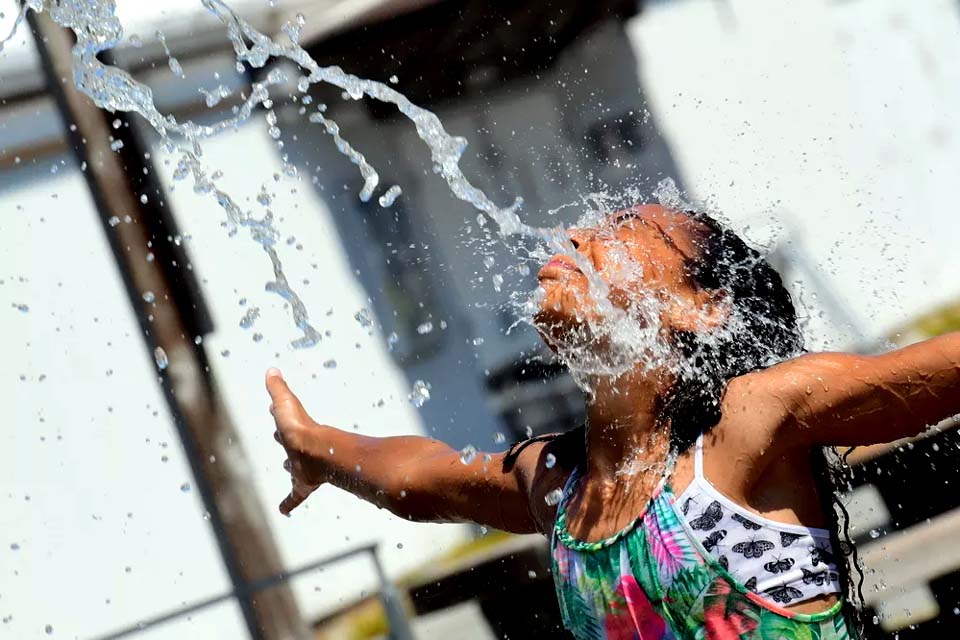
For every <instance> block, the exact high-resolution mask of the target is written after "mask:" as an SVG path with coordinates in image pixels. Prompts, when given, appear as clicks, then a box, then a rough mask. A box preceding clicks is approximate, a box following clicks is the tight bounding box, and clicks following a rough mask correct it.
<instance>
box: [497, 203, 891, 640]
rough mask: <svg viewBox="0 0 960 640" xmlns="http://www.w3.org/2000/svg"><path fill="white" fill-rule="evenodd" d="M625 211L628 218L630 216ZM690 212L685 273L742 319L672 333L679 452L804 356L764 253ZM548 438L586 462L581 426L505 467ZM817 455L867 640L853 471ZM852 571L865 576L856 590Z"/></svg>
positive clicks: (673, 440)
mask: <svg viewBox="0 0 960 640" xmlns="http://www.w3.org/2000/svg"><path fill="white" fill-rule="evenodd" d="M625 213H626V214H627V215H626V216H624V217H628V216H629V215H630V214H629V212H625ZM685 213H686V215H687V217H688V218H689V219H690V220H692V221H694V222H695V223H697V224H696V227H697V231H696V232H695V237H694V243H695V245H696V246H697V248H698V251H697V252H696V255H690V256H686V265H685V266H686V270H687V275H688V276H689V277H690V279H691V281H692V283H693V284H694V285H695V286H697V287H700V288H702V289H706V290H713V291H723V292H724V294H725V295H726V297H727V300H728V301H729V302H730V304H731V305H732V307H733V309H734V313H735V316H736V319H735V322H732V323H730V326H729V327H725V328H724V330H721V331H715V332H711V335H710V339H708V340H705V339H704V338H703V336H702V334H698V333H696V332H685V331H675V332H674V333H673V336H672V340H673V343H674V345H675V346H676V348H677V350H678V351H679V354H680V355H681V356H682V357H683V358H684V359H685V360H686V361H687V362H689V363H691V364H692V365H693V366H692V367H690V369H691V371H693V372H694V373H692V374H687V375H684V374H681V375H680V377H679V379H678V380H677V381H676V382H675V384H674V385H673V386H672V388H671V389H670V391H669V392H668V394H667V395H666V397H664V398H662V399H661V405H660V409H659V412H660V418H661V419H662V420H663V423H664V425H667V424H669V427H670V445H671V448H672V449H673V450H674V451H675V452H677V453H681V452H683V451H686V450H687V449H688V448H689V447H690V446H691V445H693V444H694V443H695V442H696V440H697V437H698V436H699V435H700V434H701V433H707V432H708V431H709V430H710V429H712V428H713V427H714V426H716V425H717V423H719V422H720V419H721V417H722V414H721V403H722V401H723V396H724V393H725V392H726V389H727V384H728V383H729V382H730V380H732V379H734V378H736V377H739V376H742V375H746V374H748V373H751V372H754V371H758V370H761V369H765V368H767V367H769V366H772V365H774V364H777V363H778V362H782V361H784V360H787V359H790V358H793V357H796V356H799V355H801V354H802V353H804V345H803V335H802V333H801V330H800V324H799V321H798V317H797V311H796V307H795V306H794V303H793V299H792V297H791V296H790V292H789V291H788V290H787V288H786V287H785V286H784V285H783V280H782V279H781V277H780V274H779V273H777V271H776V269H774V268H773V266H772V265H771V264H770V262H769V261H768V260H767V259H766V258H765V257H764V256H763V255H762V254H761V253H760V252H759V251H757V250H756V249H754V248H752V247H750V246H749V245H748V244H747V243H746V242H744V241H743V239H741V238H740V237H739V236H738V235H737V234H736V233H734V232H733V231H731V230H730V229H728V228H726V227H725V226H724V225H722V224H721V223H720V222H718V221H717V220H715V219H714V218H712V217H710V216H709V215H707V214H705V213H702V212H697V211H687V212H685ZM660 231H661V233H662V234H663V236H664V239H665V241H667V242H668V243H669V244H671V245H672V246H674V247H675V246H676V245H674V243H673V241H672V240H671V239H670V236H669V234H668V233H667V232H666V231H665V230H664V229H662V228H661V229H660ZM678 250H679V249H678ZM684 255H686V254H684ZM547 439H550V440H553V442H552V444H551V448H552V450H553V451H554V452H555V455H556V456H557V459H558V461H559V462H560V463H561V464H564V465H565V466H566V465H569V466H570V467H571V468H572V467H574V466H576V465H578V464H581V463H583V462H585V460H584V459H583V458H584V456H585V455H586V451H585V448H584V427H580V428H578V429H575V430H573V431H571V432H568V433H565V434H562V435H556V434H554V435H548V436H542V437H539V438H534V439H533V440H529V441H527V442H525V443H519V444H518V445H515V446H514V448H513V449H512V450H511V452H510V453H509V454H508V456H507V459H506V460H505V464H508V463H509V464H510V465H512V463H513V460H515V458H516V456H518V455H519V453H520V451H521V450H522V449H523V447H524V445H526V444H529V443H530V442H532V441H537V440H547ZM811 456H812V460H811V463H812V466H813V470H814V475H815V478H816V485H817V493H818V495H819V498H820V502H821V507H822V508H823V512H824V514H825V515H826V516H827V518H828V520H829V521H830V532H831V541H832V543H833V548H834V549H835V550H837V552H839V553H840V554H841V555H842V556H843V558H842V559H841V558H838V562H837V569H838V571H839V572H840V580H841V584H842V585H844V586H845V588H846V591H847V598H846V599H845V602H846V605H845V609H844V615H845V617H846V619H847V623H848V626H849V627H850V628H851V630H852V631H854V632H855V633H856V636H857V637H859V638H866V637H867V632H868V630H869V629H870V628H872V627H873V625H869V627H868V625H867V621H866V615H865V611H864V610H863V607H862V604H863V594H862V590H861V586H862V584H863V571H862V569H861V567H860V566H859V563H858V559H857V556H856V548H855V547H854V546H853V544H852V543H850V535H849V518H848V516H847V512H846V509H845V507H844V506H843V504H842V503H841V502H840V497H839V495H838V493H837V487H839V486H843V485H845V484H847V482H849V478H848V477H845V475H844V474H845V473H848V472H846V471H845V468H846V467H845V465H840V464H838V460H839V458H838V456H837V455H836V451H835V450H834V449H833V448H832V447H826V448H824V449H822V450H821V449H819V448H816V447H815V448H814V449H813V450H812V452H811ZM841 531H842V535H843V537H844V540H841ZM851 569H854V570H856V572H857V574H858V576H859V580H858V582H857V585H856V586H855V587H854V588H851V584H852V583H851V581H850V576H851ZM858 604H859V605H860V606H858Z"/></svg>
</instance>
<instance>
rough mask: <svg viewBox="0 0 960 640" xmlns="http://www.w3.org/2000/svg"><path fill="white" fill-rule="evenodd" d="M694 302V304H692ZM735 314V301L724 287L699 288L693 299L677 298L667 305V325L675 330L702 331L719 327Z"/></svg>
mask: <svg viewBox="0 0 960 640" xmlns="http://www.w3.org/2000/svg"><path fill="white" fill-rule="evenodd" d="M691 302H693V304H690V303H691ZM732 314H733V302H732V300H731V299H730V295H729V294H728V293H727V292H726V291H724V290H723V289H697V291H696V293H694V296H693V300H692V301H691V300H689V299H687V300H675V301H674V302H671V303H670V304H668V305H667V309H666V314H665V315H666V318H665V320H666V321H667V326H669V327H670V328H671V329H674V330H675V331H687V332H690V333H702V332H704V331H713V330H714V329H719V328H720V327H722V326H723V325H725V324H726V323H727V321H728V320H729V319H730V316H731V315H732Z"/></svg>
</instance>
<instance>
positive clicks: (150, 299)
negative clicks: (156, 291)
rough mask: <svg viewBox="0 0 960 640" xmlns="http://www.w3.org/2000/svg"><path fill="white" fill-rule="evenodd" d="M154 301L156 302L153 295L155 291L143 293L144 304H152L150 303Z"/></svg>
mask: <svg viewBox="0 0 960 640" xmlns="http://www.w3.org/2000/svg"><path fill="white" fill-rule="evenodd" d="M154 300H155V298H154V295H153V291H144V292H143V301H144V302H147V303H150V302H153V301H154Z"/></svg>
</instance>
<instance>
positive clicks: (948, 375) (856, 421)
mask: <svg viewBox="0 0 960 640" xmlns="http://www.w3.org/2000/svg"><path fill="white" fill-rule="evenodd" d="M776 370H779V371H776ZM768 371H769V372H770V373H771V375H774V376H779V380H775V381H774V383H775V384H776V385H777V386H779V390H774V391H772V392H771V393H773V394H774V395H777V396H779V399H780V400H782V401H783V406H784V408H785V410H786V411H785V419H784V421H783V428H784V429H785V430H786V432H787V433H788V435H790V436H793V437H798V438H800V439H801V440H802V441H803V442H805V443H808V444H829V445H840V446H860V445H870V444H877V443H882V442H892V441H894V440H898V439H900V438H906V437H910V436H914V435H917V434H919V433H920V432H922V431H923V430H924V429H926V428H927V427H930V426H933V425H935V424H937V423H939V422H941V421H943V420H946V419H947V418H950V417H952V416H955V415H958V414H960V332H954V333H949V334H946V335H943V336H939V337H937V338H932V339H930V340H926V341H924V342H920V343H918V344H914V345H911V346H909V347H905V348H903V349H898V350H896V351H891V352H889V353H885V354H882V355H876V356H859V355H852V354H836V353H823V354H811V355H808V356H803V357H801V358H798V359H797V360H794V361H791V362H790V363H785V364H784V365H779V366H778V367H774V368H773V369H770V370H768Z"/></svg>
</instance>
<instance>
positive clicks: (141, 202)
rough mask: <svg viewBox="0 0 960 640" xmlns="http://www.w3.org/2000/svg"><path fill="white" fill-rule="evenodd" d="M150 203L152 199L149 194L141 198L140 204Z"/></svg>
mask: <svg viewBox="0 0 960 640" xmlns="http://www.w3.org/2000/svg"><path fill="white" fill-rule="evenodd" d="M149 201H150V198H148V197H147V194H145V193H144V194H143V195H141V196H140V204H147V202H149Z"/></svg>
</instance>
